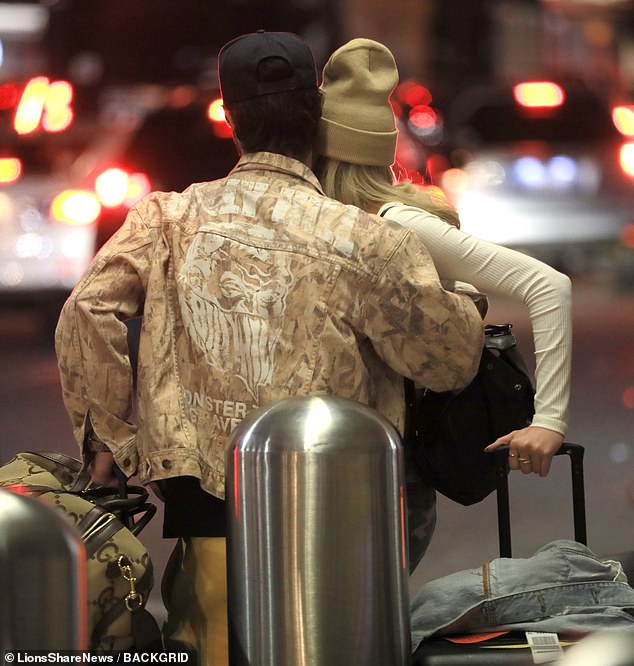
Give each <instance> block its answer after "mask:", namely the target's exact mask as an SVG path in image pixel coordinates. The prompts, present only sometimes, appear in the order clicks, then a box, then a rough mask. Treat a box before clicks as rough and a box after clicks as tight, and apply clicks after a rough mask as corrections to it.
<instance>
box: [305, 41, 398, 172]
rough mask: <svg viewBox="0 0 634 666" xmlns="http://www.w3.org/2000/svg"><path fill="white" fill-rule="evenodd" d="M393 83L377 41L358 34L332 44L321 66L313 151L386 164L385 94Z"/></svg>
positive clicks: (389, 131)
mask: <svg viewBox="0 0 634 666" xmlns="http://www.w3.org/2000/svg"><path fill="white" fill-rule="evenodd" d="M397 83H398V69H397V67H396V62H395V61H394V56H393V55H392V53H391V52H390V50H389V49H388V48H387V47H386V46H383V44H380V43H379V42H375V41H373V40H371V39H360V38H359V39H353V40H351V41H349V42H348V43H347V44H344V45H343V46H341V47H340V48H338V49H337V50H336V51H335V52H334V53H333V54H332V55H331V56H330V58H329V59H328V62H327V63H326V66H325V67H324V79H323V83H322V84H321V90H322V93H323V96H324V100H323V107H322V112H321V121H320V123H319V136H318V143H317V149H318V151H319V152H320V153H321V154H322V155H325V156H326V157H331V158H334V159H337V160H341V161H343V162H351V163H352V164H364V165H370V166H389V165H390V164H392V162H394V151H395V149H396V134H397V132H396V126H395V124H394V113H393V112H392V107H391V106H390V102H389V98H390V94H391V93H392V91H393V90H394V88H395V87H396V84H397Z"/></svg>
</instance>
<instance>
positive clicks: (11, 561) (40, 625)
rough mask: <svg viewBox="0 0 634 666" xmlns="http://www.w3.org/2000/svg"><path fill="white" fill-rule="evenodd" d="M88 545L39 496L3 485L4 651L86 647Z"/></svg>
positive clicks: (0, 638) (0, 620) (0, 571)
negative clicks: (14, 490) (23, 493)
mask: <svg viewBox="0 0 634 666" xmlns="http://www.w3.org/2000/svg"><path fill="white" fill-rule="evenodd" d="M85 576H86V566H85V556H84V547H83V544H82V543H81V541H80V539H79V536H78V535H77V534H76V533H75V531H74V530H73V529H72V527H71V526H70V525H68V524H66V523H65V522H64V521H63V520H62V519H61V518H60V517H59V516H57V515H56V514H55V512H54V510H53V509H51V508H50V507H47V506H45V505H44V504H41V503H40V502H39V501H38V500H37V499H34V498H32V497H26V496H24V495H19V494H16V493H13V492H9V491H8V490H4V489H0V590H2V603H0V653H2V651H3V650H85V649H87V628H86V622H87V617H86V614H87V605H86V580H85Z"/></svg>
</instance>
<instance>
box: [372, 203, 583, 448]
mask: <svg viewBox="0 0 634 666" xmlns="http://www.w3.org/2000/svg"><path fill="white" fill-rule="evenodd" d="M379 213H380V214H381V213H382V214H383V215H384V217H387V218H389V219H390V220H394V221H395V222H398V223H399V224H402V225H403V226H406V227H408V228H409V229H412V230H413V231H415V232H416V233H417V234H418V236H419V237H420V239H421V240H422V241H423V243H424V244H425V247H426V248H427V249H428V250H429V253H430V254H431V257H432V259H433V260H434V264H435V265H436V270H437V271H438V275H439V276H440V278H441V279H443V280H460V281H463V282H468V283H470V284H472V285H473V286H474V287H476V288H477V289H478V290H479V291H481V292H483V293H484V294H487V295H492V294H500V295H505V296H508V297H510V298H511V299H512V300H514V301H516V302H519V303H523V304H524V305H526V307H527V308H528V313H529V316H530V319H531V325H532V328H533V341H534V346H535V390H536V394H535V416H534V417H533V422H532V425H535V426H542V427H544V428H548V429H550V430H555V431H556V432H558V433H560V434H562V435H564V436H565V434H566V428H567V426H568V423H567V421H568V407H569V401H570V368H571V356H572V313H571V302H572V299H571V283H570V278H568V276H566V275H564V274H563V273H560V272H558V271H556V270H555V269H554V268H551V267H550V266H548V265H547V264H544V263H543V262H541V261H538V260H537V259H534V258H533V257H529V256H527V255H525V254H523V253H521V252H517V251H515V250H510V249H509V248H505V247H501V246H499V245H496V244H495V243H490V242H488V241H483V240H480V239H479V238H476V237H474V236H471V235H470V234H467V233H465V232H463V231H460V230H459V229H456V228H455V227H453V226H451V225H450V224H448V223H446V222H444V221H443V220H441V219H440V218H438V217H436V216H435V215H432V214H431V213H428V212H427V211H424V210H421V209H420V208H414V207H413V206H407V205H404V204H400V203H389V204H385V205H384V206H382V207H381V209H380V210H379Z"/></svg>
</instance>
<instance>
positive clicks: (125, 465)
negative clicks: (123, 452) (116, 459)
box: [123, 458, 131, 467]
mask: <svg viewBox="0 0 634 666" xmlns="http://www.w3.org/2000/svg"><path fill="white" fill-rule="evenodd" d="M130 463H131V461H130V458H126V459H125V460H124V461H123V466H124V467H130Z"/></svg>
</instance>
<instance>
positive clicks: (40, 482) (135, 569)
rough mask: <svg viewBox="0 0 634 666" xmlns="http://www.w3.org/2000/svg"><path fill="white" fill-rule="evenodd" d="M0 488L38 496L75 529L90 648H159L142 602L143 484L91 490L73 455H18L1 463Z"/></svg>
mask: <svg viewBox="0 0 634 666" xmlns="http://www.w3.org/2000/svg"><path fill="white" fill-rule="evenodd" d="M0 487H2V488H5V489H6V490H13V491H14V492H20V493H24V494H28V495H31V496H34V497H37V498H38V499H39V500H40V501H41V502H43V503H44V504H46V505H48V506H50V507H51V510H53V511H57V512H59V513H60V514H61V516H62V517H63V518H64V519H65V520H66V521H68V522H69V523H70V524H72V525H73V526H74V527H75V528H76V530H77V531H78V533H79V536H80V538H81V541H82V543H83V546H84V550H85V555H86V576H87V581H86V582H87V599H88V636H89V641H90V643H89V648H90V650H91V651H94V652H97V653H104V652H123V651H130V650H137V651H141V650H147V649H150V648H152V649H153V650H154V649H157V643H158V642H160V631H159V629H158V626H157V625H156V622H155V621H154V618H153V617H152V616H151V615H150V614H149V613H148V612H147V610H146V609H145V605H146V603H147V599H148V596H149V594H150V591H151V590H152V586H153V582H154V581H153V568H152V560H151V558H150V555H149V553H148V551H147V548H146V547H145V546H144V545H143V543H142V542H141V541H140V540H139V539H138V537H137V535H138V534H139V532H140V531H141V530H142V529H143V527H145V525H146V524H147V523H148V522H149V520H150V519H151V518H152V516H153V515H154V513H155V512H156V506H154V505H153V504H151V503H149V502H148V501H147V498H148V492H147V490H146V489H145V488H143V487H141V486H129V485H125V488H124V489H122V488H119V489H117V488H110V487H105V486H97V487H93V486H91V484H90V475H89V474H88V473H87V471H86V469H85V468H84V466H83V465H82V463H81V462H80V461H79V460H76V459H74V458H71V457H70V456H65V455H63V454H59V453H50V452H37V453H19V454H17V455H16V456H15V457H14V458H13V459H12V460H10V461H9V462H8V463H7V464H6V465H3V466H2V467H0Z"/></svg>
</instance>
